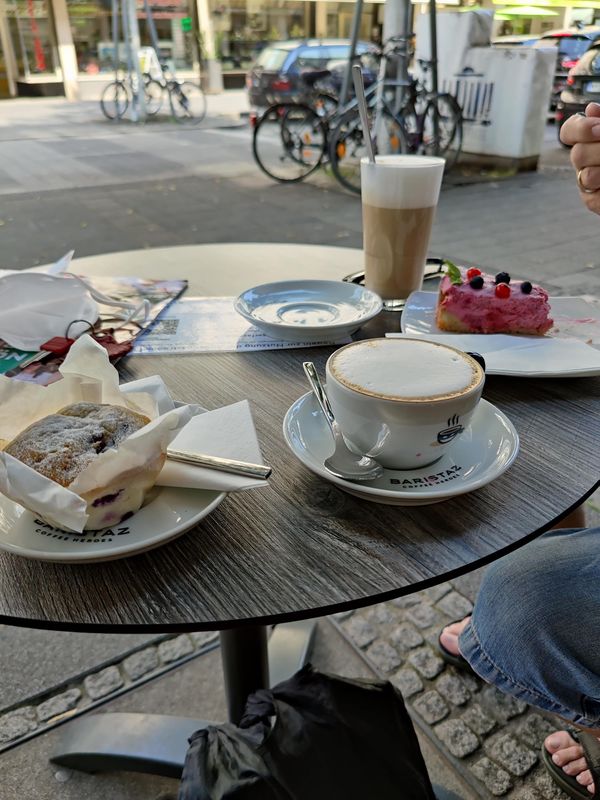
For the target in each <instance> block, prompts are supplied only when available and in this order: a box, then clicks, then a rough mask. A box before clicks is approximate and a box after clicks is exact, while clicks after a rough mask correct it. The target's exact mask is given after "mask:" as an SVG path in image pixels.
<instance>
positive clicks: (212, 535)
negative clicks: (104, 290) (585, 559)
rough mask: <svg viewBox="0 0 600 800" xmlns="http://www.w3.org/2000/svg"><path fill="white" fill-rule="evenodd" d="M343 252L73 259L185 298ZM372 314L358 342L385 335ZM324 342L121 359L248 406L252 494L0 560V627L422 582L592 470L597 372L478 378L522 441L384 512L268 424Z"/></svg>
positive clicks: (241, 251) (495, 546)
mask: <svg viewBox="0 0 600 800" xmlns="http://www.w3.org/2000/svg"><path fill="white" fill-rule="evenodd" d="M360 262H361V254H360V252H359V251H353V250H347V249H343V248H323V247H313V246H301V245H256V244H253V245H204V246H197V247H181V248H165V249H162V250H155V251H139V252H134V253H116V254H112V255H106V256H95V257H92V258H87V259H79V260H78V261H76V262H75V263H74V267H73V271H76V272H79V273H80V274H88V275H100V274H104V275H127V274H129V275H131V274H135V275H140V276H141V277H147V278H154V277H169V278H183V277H185V278H188V279H189V281H190V289H189V291H188V295H189V296H194V295H199V294H212V295H226V294H232V295H234V294H237V293H239V292H240V291H241V290H243V289H244V288H247V287H249V286H252V285H255V284H258V283H262V282H265V281H269V280H274V279H276V280H281V279H285V278H290V279H291V278H300V277H304V278H315V277H321V278H331V279H333V278H341V277H342V276H343V275H345V274H347V273H349V272H353V271H355V270H356V269H359V268H360ZM398 328H399V317H398V315H397V314H385V313H384V314H381V315H380V316H379V317H378V318H376V319H375V320H373V321H371V322H370V323H368V325H367V326H365V328H363V329H362V331H360V332H359V335H360V336H361V337H371V336H376V335H383V333H384V332H385V331H386V330H388V331H389V330H398ZM333 349H334V348H331V347H319V348H310V349H299V350H285V351H264V352H252V353H222V354H202V355H187V356H168V357H166V356H165V357H158V356H143V357H130V358H127V359H125V360H124V361H123V362H121V373H122V378H123V380H131V379H134V378H140V377H143V376H146V375H152V374H156V373H159V374H160V375H162V377H163V378H164V380H165V381H166V383H167V385H168V387H169V389H170V390H171V393H172V395H173V396H174V397H176V398H177V399H179V400H182V401H184V402H195V403H200V404H201V405H203V406H205V407H206V408H209V409H211V408H217V407H219V406H222V405H226V404H228V403H233V402H236V401H238V400H242V399H248V400H249V401H250V404H251V407H252V411H253V415H254V421H255V425H256V429H257V433H258V437H259V441H260V443H261V447H262V450H263V455H264V458H265V461H266V462H267V463H269V464H271V465H272V466H273V475H272V477H271V479H270V485H269V487H268V488H266V489H261V490H253V491H249V492H242V493H238V494H230V495H228V497H227V498H226V500H225V501H224V502H223V503H222V504H221V505H220V506H219V507H218V508H217V509H216V510H215V511H214V512H213V513H211V514H210V515H209V516H208V517H206V518H205V519H204V520H203V521H202V522H200V523H199V524H198V525H197V526H196V527H195V528H193V529H192V530H190V531H189V532H187V533H186V534H184V535H183V536H181V537H180V538H178V539H176V540H175V541H172V542H171V543H169V544H166V545H164V546H162V547H160V548H158V549H156V550H152V551H149V552H147V553H143V554H139V555H137V556H133V557H130V558H126V559H122V560H119V561H112V562H107V563H98V564H84V565H67V564H52V563H45V562H39V561H29V560H26V559H24V558H18V557H16V556H14V555H10V554H7V553H4V552H2V553H0V587H1V590H0V621H2V622H5V623H8V624H16V625H30V626H38V627H47V628H55V629H65V630H98V631H110V630H121V631H125V630H151V629H152V630H167V629H171V630H177V629H179V630H201V629H211V628H216V629H222V628H226V627H229V626H233V625H239V624H244V623H258V622H260V623H265V622H276V621H284V620H290V619H296V618H302V617H312V616H319V615H321V614H324V613H329V612H332V611H340V610H343V609H345V608H355V607H358V606H362V605H368V604H371V603H374V602H378V601H382V600H386V599H390V598H392V597H395V596H399V595H402V594H408V593H410V592H413V591H416V590H419V589H422V588H425V587H426V586H429V585H433V584H435V583H438V582H441V581H444V580H447V579H449V578H451V577H454V576H457V575H459V574H461V573H464V572H467V571H469V570H471V569H474V568H476V567H479V566H482V565H484V564H486V563H489V562H491V561H493V560H494V559H496V558H498V557H499V556H501V555H502V554H503V553H506V552H508V551H510V550H513V549H515V548H516V547H519V546H521V545H523V544H525V543H526V542H527V541H529V540H530V539H532V538H534V537H536V536H538V535H539V534H541V533H542V532H543V531H545V530H547V529H548V528H549V527H551V526H552V525H553V524H554V523H555V522H557V521H558V520H559V519H560V518H561V517H563V516H564V515H565V514H566V513H567V512H569V511H570V510H571V509H572V508H573V507H575V506H576V505H578V504H579V503H580V502H581V501H582V500H583V499H584V498H585V497H587V496H588V495H589V494H590V493H591V492H592V491H593V490H594V489H595V488H597V486H598V483H599V475H600V448H599V447H598V442H599V441H600V414H599V413H598V411H599V410H600V378H586V379H565V380H556V379H553V380H541V379H529V380H527V379H516V378H500V377H488V379H487V381H486V387H485V390H484V397H485V398H486V399H487V400H489V401H491V402H492V403H494V404H495V405H497V406H498V407H499V408H500V409H501V410H502V411H504V412H505V413H506V414H507V416H508V417H509V418H510V419H511V421H512V422H513V424H514V425H515V427H516V429H517V431H518V433H519V436H520V440H521V450H520V453H519V456H518V458H517V460H516V462H515V463H514V465H513V466H512V467H511V468H510V469H509V470H508V471H507V472H506V473H505V474H504V475H502V476H501V477H500V478H498V479H497V480H495V481H494V482H492V483H491V484H489V485H487V486H485V487H483V488H481V489H479V490H477V491H476V492H473V493H471V494H467V495H463V496H460V497H456V498H454V499H452V500H448V501H445V502H442V503H438V504H435V505H430V506H421V507H391V506H386V505H381V504H375V503H369V502H366V501H364V500H360V499H357V498H355V497H352V496H350V495H349V494H346V493H345V492H343V491H341V490H339V489H338V488H337V487H335V486H334V485H332V484H331V483H329V482H327V481H325V480H323V479H321V478H319V477H318V476H316V475H314V474H312V473H311V472H309V471H308V470H307V469H306V468H305V467H304V466H303V465H302V464H301V463H300V462H299V461H297V459H296V458H295V457H294V456H293V455H292V453H291V452H290V451H289V450H288V448H287V446H286V444H285V441H284V438H283V434H282V420H283V417H284V415H285V412H286V411H287V409H288V408H289V407H290V405H291V404H292V403H293V402H294V401H295V400H296V399H297V398H298V397H300V395H302V394H304V393H305V392H306V391H307V386H306V382H305V378H304V375H303V373H302V366H301V365H302V361H305V360H308V359H310V360H313V361H314V362H315V363H316V365H317V367H318V369H319V370H320V371H321V373H323V372H324V367H325V361H326V359H327V357H328V356H329V354H330V353H331V352H332V350H333Z"/></svg>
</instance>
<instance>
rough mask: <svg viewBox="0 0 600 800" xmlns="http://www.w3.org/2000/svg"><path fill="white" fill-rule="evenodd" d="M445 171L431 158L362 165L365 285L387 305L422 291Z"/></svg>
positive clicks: (392, 158) (393, 159) (380, 159)
mask: <svg viewBox="0 0 600 800" xmlns="http://www.w3.org/2000/svg"><path fill="white" fill-rule="evenodd" d="M443 173H444V160H443V159H441V158H430V157H427V156H378V157H377V162H376V163H375V164H371V163H369V162H368V160H366V159H363V161H362V163H361V183H362V190H361V191H362V209H363V243H364V252H365V285H366V287H367V288H368V289H371V290H372V291H374V292H376V293H377V294H378V295H379V296H380V297H381V298H382V299H383V300H384V301H386V304H387V306H388V307H393V303H394V301H401V300H404V299H406V298H407V297H408V295H409V294H410V293H411V292H414V291H416V290H417V289H420V288H421V285H422V282H423V272H424V269H425V261H426V259H427V250H428V247H429V240H430V237H431V228H432V225H433V219H434V215H435V209H436V206H437V201H438V196H439V191H440V185H441V182H442V176H443Z"/></svg>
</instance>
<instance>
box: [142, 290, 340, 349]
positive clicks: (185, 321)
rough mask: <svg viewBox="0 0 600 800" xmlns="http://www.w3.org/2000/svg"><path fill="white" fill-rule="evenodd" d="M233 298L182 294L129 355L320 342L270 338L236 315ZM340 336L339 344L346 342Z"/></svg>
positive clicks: (273, 347) (302, 345)
mask: <svg viewBox="0 0 600 800" xmlns="http://www.w3.org/2000/svg"><path fill="white" fill-rule="evenodd" d="M233 301H234V298H233V297H184V298H182V299H181V300H177V301H175V302H174V303H173V304H172V305H171V306H170V307H169V308H168V309H167V310H166V311H165V312H164V313H163V314H162V315H161V316H160V317H159V318H158V319H157V321H156V322H155V324H154V325H153V326H152V327H151V328H150V330H148V331H147V332H146V333H144V334H143V335H142V336H140V338H139V339H138V340H137V341H136V343H135V345H134V347H133V350H132V354H133V355H159V354H164V353H178V354H183V353H215V352H244V351H251V350H282V349H287V348H292V347H315V346H316V345H318V344H323V345H331V341H323V342H314V341H309V342H289V341H285V340H283V339H272V338H271V337H270V336H267V334H266V333H263V332H262V331H260V330H259V329H258V328H256V327H255V326H254V325H249V324H248V322H247V320H245V319H244V318H243V317H242V316H240V315H239V314H238V313H237V311H236V310H235V309H234V307H233ZM349 341H351V340H350V337H348V336H346V337H344V336H342V337H341V338H340V339H339V342H338V343H339V344H345V343H346V342H349Z"/></svg>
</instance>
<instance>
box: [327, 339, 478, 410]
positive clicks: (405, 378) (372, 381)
mask: <svg viewBox="0 0 600 800" xmlns="http://www.w3.org/2000/svg"><path fill="white" fill-rule="evenodd" d="M330 370H331V374H332V375H333V376H334V377H335V379H336V380H337V381H339V382H340V383H341V384H342V385H343V386H346V387H347V388H348V389H351V390H353V391H355V392H360V393H361V394H365V395H369V396H371V397H377V398H380V399H382V400H398V401H400V402H410V403H432V402H435V401H439V400H450V399H452V398H457V397H461V396H462V395H465V394H468V393H469V392H471V391H472V390H473V389H474V388H475V387H476V386H478V385H479V384H480V383H482V381H483V378H484V372H483V369H482V368H481V366H480V365H479V364H478V363H477V362H476V361H475V360H474V359H473V358H471V356H470V355H468V354H467V353H463V352H461V351H460V350H455V349H454V348H453V347H447V346H446V345H442V344H435V343H434V342H427V341H424V340H421V339H367V340H365V341H362V342H355V343H353V344H350V345H347V346H346V347H342V348H341V349H340V350H337V351H336V352H335V353H334V354H333V356H332V357H331V363H330Z"/></svg>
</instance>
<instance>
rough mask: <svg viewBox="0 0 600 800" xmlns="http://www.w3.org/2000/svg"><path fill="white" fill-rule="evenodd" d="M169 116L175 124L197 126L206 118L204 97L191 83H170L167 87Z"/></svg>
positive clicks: (198, 88) (197, 87)
mask: <svg viewBox="0 0 600 800" xmlns="http://www.w3.org/2000/svg"><path fill="white" fill-rule="evenodd" d="M168 90H169V103H170V105H171V114H172V115H173V117H174V118H175V119H176V120H177V122H190V123H192V124H193V125H197V124H198V123H199V122H202V120H203V119H204V117H205V116H206V97H205V95H204V92H203V91H202V89H201V88H200V87H199V86H196V84H195V83H191V81H181V82H179V81H171V82H170V83H169V85H168Z"/></svg>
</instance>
